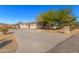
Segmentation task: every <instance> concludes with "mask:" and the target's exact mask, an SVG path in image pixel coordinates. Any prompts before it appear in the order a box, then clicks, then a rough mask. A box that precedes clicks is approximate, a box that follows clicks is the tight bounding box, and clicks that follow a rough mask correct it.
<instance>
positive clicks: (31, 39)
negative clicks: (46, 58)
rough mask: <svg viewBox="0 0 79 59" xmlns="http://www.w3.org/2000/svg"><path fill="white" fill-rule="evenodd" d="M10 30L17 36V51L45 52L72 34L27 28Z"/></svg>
mask: <svg viewBox="0 0 79 59" xmlns="http://www.w3.org/2000/svg"><path fill="white" fill-rule="evenodd" d="M10 31H11V32H14V33H13V35H15V36H16V38H17V42H18V49H17V50H16V52H17V53H44V52H46V51H48V50H50V49H51V48H52V47H55V46H56V45H57V44H58V43H60V42H62V41H64V40H66V39H67V38H68V37H70V36H71V35H68V34H63V33H48V32H40V31H37V30H27V29H17V30H16V29H15V30H10Z"/></svg>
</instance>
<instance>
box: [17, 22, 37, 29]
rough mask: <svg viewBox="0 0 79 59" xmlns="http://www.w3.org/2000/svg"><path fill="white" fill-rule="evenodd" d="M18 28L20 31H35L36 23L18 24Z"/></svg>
mask: <svg viewBox="0 0 79 59" xmlns="http://www.w3.org/2000/svg"><path fill="white" fill-rule="evenodd" d="M18 28H21V29H37V23H36V22H32V23H22V22H19V23H18Z"/></svg>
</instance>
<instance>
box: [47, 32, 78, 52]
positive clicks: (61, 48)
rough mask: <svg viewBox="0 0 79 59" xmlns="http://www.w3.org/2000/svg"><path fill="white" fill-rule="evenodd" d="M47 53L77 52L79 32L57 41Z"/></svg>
mask: <svg viewBox="0 0 79 59" xmlns="http://www.w3.org/2000/svg"><path fill="white" fill-rule="evenodd" d="M47 52H48V53H79V33H77V34H76V35H74V36H71V37H70V38H68V39H67V40H65V41H63V42H61V43H59V44H58V45H56V46H55V47H54V48H52V49H50V50H49V51H47Z"/></svg>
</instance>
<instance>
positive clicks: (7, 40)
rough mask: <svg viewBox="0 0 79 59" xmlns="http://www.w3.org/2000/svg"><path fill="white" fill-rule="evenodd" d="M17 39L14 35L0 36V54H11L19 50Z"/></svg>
mask: <svg viewBox="0 0 79 59" xmlns="http://www.w3.org/2000/svg"><path fill="white" fill-rule="evenodd" d="M17 45H18V44H17V41H16V37H15V36H13V35H0V53H11V52H15V51H16V49H17Z"/></svg>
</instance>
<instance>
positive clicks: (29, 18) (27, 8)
mask: <svg viewBox="0 0 79 59" xmlns="http://www.w3.org/2000/svg"><path fill="white" fill-rule="evenodd" d="M65 8H71V9H73V14H74V15H75V16H77V17H78V18H79V12H78V10H79V6H77V5H0V23H9V24H13V23H17V22H34V21H36V17H37V16H38V15H40V14H41V13H43V12H46V11H48V10H60V9H65ZM77 20H78V19H77Z"/></svg>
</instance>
